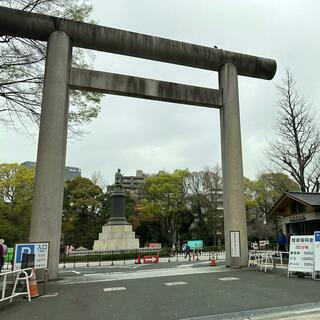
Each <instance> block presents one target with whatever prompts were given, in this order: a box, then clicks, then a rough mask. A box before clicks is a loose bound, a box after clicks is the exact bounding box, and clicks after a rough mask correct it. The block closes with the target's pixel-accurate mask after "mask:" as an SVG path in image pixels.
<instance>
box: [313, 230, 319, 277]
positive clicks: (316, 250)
mask: <svg viewBox="0 0 320 320" xmlns="http://www.w3.org/2000/svg"><path fill="white" fill-rule="evenodd" d="M314 271H320V231H315V233H314Z"/></svg>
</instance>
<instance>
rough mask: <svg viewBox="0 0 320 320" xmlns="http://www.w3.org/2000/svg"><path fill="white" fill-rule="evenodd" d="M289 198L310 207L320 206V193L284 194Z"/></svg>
mask: <svg viewBox="0 0 320 320" xmlns="http://www.w3.org/2000/svg"><path fill="white" fill-rule="evenodd" d="M286 195H288V196H289V197H290V198H294V199H296V200H297V201H302V202H304V203H307V204H309V205H310V206H320V193H311V192H286Z"/></svg>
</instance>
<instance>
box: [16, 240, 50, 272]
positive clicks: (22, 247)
mask: <svg viewBox="0 0 320 320" xmlns="http://www.w3.org/2000/svg"><path fill="white" fill-rule="evenodd" d="M24 253H26V254H34V268H35V269H43V268H47V267H48V256H49V242H34V243H17V244H16V245H15V250H14V260H13V262H14V263H13V270H20V269H21V262H22V255H23V254H24Z"/></svg>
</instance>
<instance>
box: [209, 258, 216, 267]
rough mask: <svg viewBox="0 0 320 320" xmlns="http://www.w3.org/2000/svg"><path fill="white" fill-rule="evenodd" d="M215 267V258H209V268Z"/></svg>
mask: <svg viewBox="0 0 320 320" xmlns="http://www.w3.org/2000/svg"><path fill="white" fill-rule="evenodd" d="M216 265H217V263H216V259H215V258H211V261H210V266H211V267H215V266H216Z"/></svg>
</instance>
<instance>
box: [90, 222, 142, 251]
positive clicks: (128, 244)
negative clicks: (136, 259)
mask: <svg viewBox="0 0 320 320" xmlns="http://www.w3.org/2000/svg"><path fill="white" fill-rule="evenodd" d="M128 249H139V239H136V238H135V232H134V231H132V225H131V224H121V225H116V224H107V225H105V226H103V227H102V232H101V233H99V240H95V241H94V244H93V250H96V251H103V250H128Z"/></svg>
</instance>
